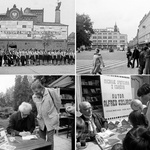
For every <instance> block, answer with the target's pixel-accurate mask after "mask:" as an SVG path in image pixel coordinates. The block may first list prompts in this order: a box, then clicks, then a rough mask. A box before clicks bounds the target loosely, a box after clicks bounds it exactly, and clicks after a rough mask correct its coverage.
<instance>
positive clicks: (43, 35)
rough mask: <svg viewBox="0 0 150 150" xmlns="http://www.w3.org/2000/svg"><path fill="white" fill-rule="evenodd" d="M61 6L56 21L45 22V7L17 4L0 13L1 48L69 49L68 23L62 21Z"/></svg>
mask: <svg viewBox="0 0 150 150" xmlns="http://www.w3.org/2000/svg"><path fill="white" fill-rule="evenodd" d="M60 6H61V2H59V3H58V5H57V6H56V9H55V22H44V21H43V20H44V19H43V18H44V9H31V8H26V9H25V10H24V11H23V10H22V8H21V9H20V10H19V9H18V8H17V7H16V5H14V6H13V8H11V9H9V8H7V11H6V13H5V14H0V48H1V49H2V48H4V49H6V48H8V47H13V48H17V49H30V48H37V49H44V46H43V42H47V46H46V49H47V50H52V49H67V38H68V25H65V24H61V22H60Z"/></svg>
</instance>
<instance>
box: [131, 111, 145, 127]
mask: <svg viewBox="0 0 150 150" xmlns="http://www.w3.org/2000/svg"><path fill="white" fill-rule="evenodd" d="M129 121H130V123H131V125H132V126H133V128H137V127H138V126H144V127H145V128H147V127H148V121H147V119H146V117H145V115H144V114H143V113H142V112H141V110H134V111H132V112H131V113H130V114H129Z"/></svg>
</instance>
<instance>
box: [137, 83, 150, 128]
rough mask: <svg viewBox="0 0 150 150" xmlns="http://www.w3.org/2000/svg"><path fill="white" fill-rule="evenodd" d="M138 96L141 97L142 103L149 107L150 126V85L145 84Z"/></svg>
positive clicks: (149, 118)
mask: <svg viewBox="0 0 150 150" xmlns="http://www.w3.org/2000/svg"><path fill="white" fill-rule="evenodd" d="M137 96H139V97H141V101H142V103H143V104H145V105H147V111H146V117H147V120H148V122H149V125H150V105H149V104H150V84H148V83H144V84H143V85H142V86H141V87H140V88H139V89H138V91H137Z"/></svg>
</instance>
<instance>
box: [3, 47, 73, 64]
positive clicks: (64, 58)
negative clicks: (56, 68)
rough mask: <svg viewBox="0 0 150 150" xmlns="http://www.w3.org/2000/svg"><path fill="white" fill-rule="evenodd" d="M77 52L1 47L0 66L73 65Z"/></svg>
mask: <svg viewBox="0 0 150 150" xmlns="http://www.w3.org/2000/svg"><path fill="white" fill-rule="evenodd" d="M73 64H75V53H74V51H72V50H71V49H69V50H47V51H45V50H43V49H27V50H25V49H22V50H19V49H13V50H9V49H8V50H5V49H0V66H29V65H73Z"/></svg>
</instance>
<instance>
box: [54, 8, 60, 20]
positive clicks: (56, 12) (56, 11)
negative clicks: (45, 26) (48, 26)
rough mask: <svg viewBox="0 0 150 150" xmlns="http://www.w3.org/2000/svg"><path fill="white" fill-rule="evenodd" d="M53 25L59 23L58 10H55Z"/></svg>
mask: <svg viewBox="0 0 150 150" xmlns="http://www.w3.org/2000/svg"><path fill="white" fill-rule="evenodd" d="M55 23H60V10H55Z"/></svg>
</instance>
